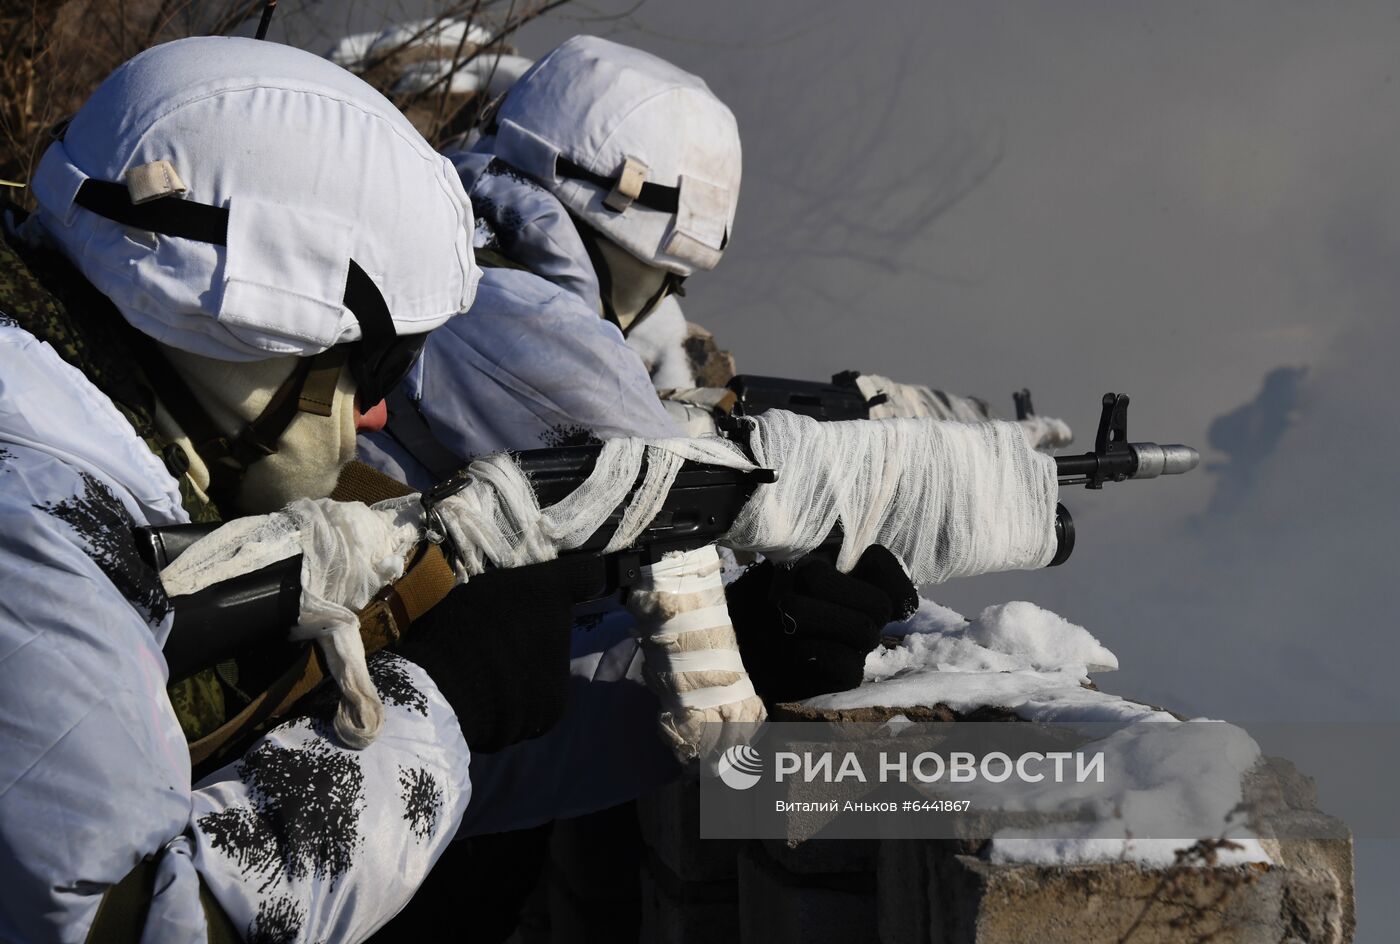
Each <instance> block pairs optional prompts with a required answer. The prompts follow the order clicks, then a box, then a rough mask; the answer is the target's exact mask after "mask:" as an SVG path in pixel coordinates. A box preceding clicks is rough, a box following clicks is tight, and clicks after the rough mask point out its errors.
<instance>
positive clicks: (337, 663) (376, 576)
mask: <svg viewBox="0 0 1400 944" xmlns="http://www.w3.org/2000/svg"><path fill="white" fill-rule="evenodd" d="M421 518H422V515H421V511H420V509H419V506H418V496H417V495H412V496H409V497H408V498H396V499H391V500H390V501H386V502H380V503H379V504H377V505H364V504H361V503H359V502H337V501H332V500H331V499H329V498H320V499H298V500H297V501H294V502H292V503H291V504H289V505H287V507H285V508H283V509H282V510H281V511H278V512H274V513H273V514H270V515H253V516H250V517H247V518H240V519H238V520H236V521H231V522H229V523H228V524H226V525H224V526H222V527H220V528H219V529H218V530H216V531H214V532H213V533H211V534H209V535H207V536H205V537H204V538H201V539H200V540H199V541H197V542H195V543H194V544H192V545H191V546H190V547H189V548H188V549H187V550H186V551H185V552H184V553H183V554H181V555H180V556H179V557H177V558H176V559H175V561H174V562H173V563H172V564H171V565H170V566H169V567H167V568H165V570H163V571H162V572H161V575H160V578H161V582H162V583H164V584H165V589H166V592H167V593H168V594H170V596H172V597H179V596H184V595H186V594H190V593H194V592H196V591H198V590H202V589H204V588H205V587H208V586H212V585H213V584H216V583H219V582H221V581H224V580H228V579H231V578H233V577H237V576H239V575H241V574H246V573H251V572H252V571H254V570H259V569H261V568H263V567H266V566H268V565H269V564H273V563H275V562H277V561H279V560H286V559H287V558H289V557H292V556H294V555H296V554H300V555H302V560H301V613H300V616H299V618H298V620H297V626H296V628H295V629H294V630H293V631H292V637H293V638H295V639H315V640H316V641H317V643H318V644H319V645H320V646H321V652H322V654H323V655H324V656H325V660H326V667H327V669H328V670H329V671H330V674H331V677H332V678H334V679H335V682H336V684H337V685H339V686H340V693H341V702H340V707H339V709H338V710H337V711H336V715H335V730H336V733H337V734H338V735H339V736H340V738H341V740H342V741H344V743H345V744H346V746H348V747H351V748H355V749H359V748H363V747H365V746H366V745H368V744H369V743H370V742H371V741H373V740H374V738H375V735H377V734H378V733H379V729H380V726H381V725H382V724H383V723H384V705H383V703H381V702H380V700H379V694H378V692H376V691H375V688H374V683H373V682H371V681H370V677H369V670H368V668H367V667H366V665H365V647H364V643H363V642H362V641H361V639H360V624H359V620H358V619H357V618H356V616H355V613H356V611H357V610H359V609H361V608H362V607H364V606H365V605H366V604H367V603H369V601H370V598H371V597H373V596H374V594H376V593H378V592H379V590H380V588H382V587H383V586H385V585H386V584H388V583H390V582H392V581H393V580H395V579H397V578H399V577H401V576H402V575H403V572H404V563H405V559H406V558H407V556H408V553H409V552H410V551H411V550H412V549H413V546H414V545H415V544H416V543H417V541H418V539H419V535H420V533H421ZM176 605H177V606H178V603H177V604H176Z"/></svg>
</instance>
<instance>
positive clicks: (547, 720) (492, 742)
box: [398, 561, 573, 753]
mask: <svg viewBox="0 0 1400 944" xmlns="http://www.w3.org/2000/svg"><path fill="white" fill-rule="evenodd" d="M570 587H571V584H570V572H569V569H568V567H567V565H566V564H565V563H563V562H560V561H552V562H550V563H547V564H536V565H533V566H530V567H519V568H515V569H512V570H500V571H494V572H492V573H491V574H490V576H489V577H488V578H486V579H481V580H470V581H468V582H467V583H466V584H464V585H463V586H460V587H457V588H456V589H454V590H453V591H452V592H451V593H449V594H448V595H447V598H446V599H445V600H443V601H442V602H441V603H439V604H438V605H437V606H435V607H433V608H432V609H431V610H429V611H428V612H427V613H426V614H424V615H423V616H422V617H421V618H420V619H419V620H418V621H417V622H416V623H414V624H413V626H412V627H411V628H410V629H409V631H408V632H407V633H406V634H405V635H404V638H403V640H402V642H400V643H399V646H398V652H399V654H400V655H402V656H403V657H404V658H405V659H408V660H409V661H411V662H415V663H417V664H418V665H420V666H422V667H423V669H424V670H425V671H426V672H427V673H428V675H429V676H430V677H431V678H432V680H433V681H434V682H435V683H436V684H437V687H438V689H439V690H440V691H441V692H442V694H443V697H444V698H446V699H447V701H448V703H449V704H451V705H452V708H453V710H454V711H456V712H457V720H458V722H459V723H460V724H461V725H462V734H463V736H464V737H465V738H466V740H467V746H469V747H470V748H471V749H472V750H473V751H481V752H484V753H490V752H492V751H498V750H500V749H501V748H503V747H506V746H508V745H510V744H514V743H515V742H517V741H524V740H527V739H529V738H533V737H538V736H539V735H541V734H543V733H544V732H545V731H547V730H549V729H550V728H551V727H552V726H553V725H554V723H555V722H556V721H558V720H559V718H560V716H561V715H562V714H563V713H564V702H565V700H566V699H567V698H568V687H569V635H570V629H571V627H572V625H573V595H572V593H571V592H570Z"/></svg>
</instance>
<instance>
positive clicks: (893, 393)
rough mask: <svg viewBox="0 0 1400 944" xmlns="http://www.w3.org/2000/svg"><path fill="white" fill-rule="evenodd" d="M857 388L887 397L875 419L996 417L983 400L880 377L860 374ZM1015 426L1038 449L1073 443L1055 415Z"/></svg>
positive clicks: (878, 406)
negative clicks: (1019, 428)
mask: <svg viewBox="0 0 1400 944" xmlns="http://www.w3.org/2000/svg"><path fill="white" fill-rule="evenodd" d="M856 387H857V389H859V390H860V392H861V395H862V396H864V397H865V398H866V399H867V400H872V399H874V398H875V397H877V396H884V400H882V401H881V402H880V403H877V404H875V405H874V406H872V407H871V408H870V418H871V419H872V420H883V419H893V418H895V417H906V418H915V417H928V418H929V419H935V420H957V421H958V422H961V423H985V422H987V421H988V420H993V419H996V418H997V417H996V414H995V413H994V412H993V411H992V409H991V407H989V406H988V405H987V404H986V403H985V402H983V401H982V400H976V399H973V398H972V397H960V396H958V395H957V394H953V393H945V392H944V391H942V390H934V389H933V388H932V387H925V386H923V385H922V384H902V383H898V382H897V381H894V380H891V379H890V378H888V377H881V376H880V375H879V374H860V375H859V376H857V377H856ZM1016 423H1017V425H1018V426H1020V427H1021V432H1023V433H1025V435H1026V438H1027V439H1028V440H1030V443H1031V446H1032V448H1035V449H1041V450H1050V449H1059V448H1061V447H1063V446H1068V445H1069V444H1070V443H1071V442H1073V441H1074V433H1073V432H1072V431H1071V430H1070V428H1069V424H1068V423H1066V422H1065V421H1064V420H1061V419H1056V418H1055V417H1053V416H1036V415H1031V416H1027V417H1025V418H1024V419H1019V420H1017V421H1016Z"/></svg>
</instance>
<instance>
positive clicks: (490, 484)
mask: <svg viewBox="0 0 1400 944" xmlns="http://www.w3.org/2000/svg"><path fill="white" fill-rule="evenodd" d="M745 423H746V424H747V426H748V433H749V441H748V446H749V450H750V451H751V453H752V455H753V459H752V460H751V459H750V458H749V457H748V456H747V455H745V453H744V452H743V451H742V450H741V449H740V448H739V447H738V446H737V445H736V444H734V443H733V442H730V441H729V440H726V439H722V438H720V437H707V438H700V439H685V438H680V439H661V440H650V441H648V440H643V439H636V438H631V439H612V440H609V441H607V442H605V443H603V444H602V446H601V447H600V451H599V456H598V460H597V463H596V465H595V466H594V469H593V471H592V472H591V473H590V474H589V476H588V478H587V479H586V480H585V481H584V482H583V483H582V484H581V485H580V486H579V487H578V488H577V489H575V490H574V491H573V492H572V493H571V494H570V495H568V496H567V497H565V498H564V499H562V500H560V501H559V502H557V503H555V504H554V505H551V506H548V507H544V508H542V507H540V505H539V502H538V500H537V498H536V496H535V492H534V490H533V489H532V488H531V487H530V484H529V480H528V479H527V478H526V476H525V474H524V472H522V471H521V469H520V466H519V465H518V463H517V462H516V460H515V459H514V458H513V457H512V456H511V455H510V454H508V453H498V454H495V455H491V456H487V457H485V458H483V459H479V460H477V461H476V462H473V463H472V464H471V465H470V466H469V467H468V472H469V476H470V480H469V482H468V484H467V485H466V486H465V487H464V488H463V489H462V490H461V491H459V492H457V493H456V494H454V495H452V496H450V497H448V498H446V499H445V500H443V501H442V502H441V503H440V504H439V505H438V510H439V517H440V521H441V524H442V525H443V526H444V528H445V529H446V531H447V537H448V538H449V539H450V541H451V545H452V547H453V549H454V550H455V551H456V560H455V561H454V565H455V567H456V569H457V574H458V578H459V579H460V580H463V581H466V580H470V579H471V578H472V577H474V576H476V575H477V574H480V573H482V572H483V571H484V570H485V569H486V568H487V567H488V566H495V567H521V566H525V565H527V564H532V563H538V562H541V561H547V560H551V559H553V558H555V557H557V556H558V555H559V554H560V552H563V551H568V550H571V549H573V548H576V547H579V546H580V545H582V544H583V543H584V542H585V541H586V540H587V539H588V538H589V537H590V536H591V535H592V534H593V533H594V532H596V531H597V530H598V529H599V528H600V527H601V526H602V525H603V524H604V522H606V521H607V519H608V516H609V515H610V514H611V513H612V512H613V511H614V510H615V509H617V508H618V507H619V506H622V505H623V504H624V503H626V507H625V509H624V512H623V514H622V518H621V521H620V523H619V525H618V528H617V530H616V532H615V533H614V534H613V536H612V538H611V540H610V541H609V543H608V545H607V547H606V548H605V549H604V552H605V553H609V552H613V551H618V550H622V549H625V548H627V547H630V546H632V545H633V544H634V543H635V541H636V540H637V538H638V537H639V536H640V535H641V533H642V532H643V530H644V529H645V528H646V526H647V525H648V524H649V523H650V522H651V521H652V519H653V518H655V517H656V515H657V513H658V512H659V511H660V510H661V508H662V506H663V504H664V502H665V500H666V496H667V494H668V492H669V491H670V488H671V485H672V483H674V481H675V478H676V474H677V473H678V472H679V471H680V469H681V466H682V465H683V464H684V463H685V462H686V461H687V460H689V461H694V462H699V463H705V464H709V465H716V466H722V467H726V468H732V469H739V470H752V469H755V468H760V467H761V468H768V469H772V470H773V471H774V472H775V473H776V475H777V480H776V481H775V482H773V483H771V484H760V485H758V486H756V488H755V491H754V493H753V495H752V497H751V498H750V499H749V501H748V503H747V504H746V505H745V506H744V508H743V509H742V510H741V512H740V513H739V515H738V516H737V518H736V520H735V521H734V524H733V527H732V528H731V529H730V531H729V533H728V534H727V535H726V536H725V538H724V539H723V540H722V541H721V543H723V544H725V545H727V546H729V547H732V548H734V549H736V550H747V551H758V552H761V553H763V554H765V555H766V556H768V557H771V558H773V559H775V560H779V561H782V560H790V559H795V558H797V557H800V556H802V555H803V554H805V553H807V552H809V551H811V550H813V549H815V548H817V547H818V546H820V545H821V544H822V543H823V542H824V541H825V540H826V539H827V537H828V535H830V534H831V533H832V531H833V529H835V528H837V527H838V526H839V528H840V531H841V548H840V552H839V554H838V557H837V567H838V568H840V569H842V570H849V569H850V568H851V567H853V566H854V565H855V562H856V561H857V560H858V559H859V558H860V555H861V553H862V552H863V551H864V550H865V549H866V548H868V547H869V546H871V545H872V544H880V545H882V546H884V547H886V548H888V549H889V550H890V551H892V552H893V553H894V554H895V556H896V557H898V558H899V560H900V561H901V562H902V563H903V565H904V567H905V569H906V570H907V571H908V573H909V576H910V578H911V579H912V580H913V581H914V582H915V583H916V584H927V583H938V582H941V581H944V580H948V579H950V578H953V577H967V576H973V575H975V574H981V573H989V572H992V571H999V570H1014V569H1028V568H1035V567H1041V566H1044V565H1045V564H1047V563H1048V562H1049V561H1050V559H1051V558H1052V557H1053V556H1054V553H1055V547H1056V540H1055V504H1056V498H1057V492H1058V483H1057V479H1056V474H1055V463H1054V460H1053V459H1051V458H1050V457H1049V456H1046V455H1042V454H1041V453H1038V452H1036V451H1034V450H1033V449H1032V448H1031V446H1030V443H1029V442H1028V440H1027V439H1026V437H1025V436H1024V435H1023V434H1022V432H1021V430H1020V428H1019V427H1018V426H1017V424H1015V423H1009V422H991V423H977V424H966V423H955V422H941V421H932V420H918V419H896V420H881V421H864V420H862V421H853V422H839V423H819V422H817V421H816V420H813V419H810V418H808V417H802V416H797V415H794V414H790V413H784V412H781V411H770V412H768V413H765V414H763V415H762V416H758V417H753V418H749V419H747V420H745ZM644 459H645V464H646V472H645V474H644V475H642V478H641V482H640V484H637V485H636V489H635V491H633V486H634V484H636V483H637V480H638V476H639V474H641V470H642V465H643V460H644ZM629 493H631V498H630V500H629V498H628V496H629ZM335 506H337V503H334V502H330V501H329V500H323V501H321V502H298V503H295V504H294V505H293V506H290V507H289V508H288V509H287V510H285V511H284V512H280V513H278V514H277V515H271V516H266V517H265V518H264V519H251V520H249V519H245V521H243V522H238V523H235V525H233V526H225V527H224V528H221V529H219V531H216V532H215V533H214V534H212V535H210V536H209V537H207V538H205V539H204V540H203V541H201V542H199V543H197V544H196V545H194V546H193V547H191V548H190V549H189V550H188V551H186V552H185V554H184V555H182V556H181V557H180V558H179V559H177V561H176V564H175V565H173V566H172V568H170V569H167V571H166V572H165V574H164V575H163V579H165V580H166V582H167V587H169V588H171V589H172V592H192V590H193V589H198V587H199V586H200V585H207V584H208V583H212V582H214V581H213V580H212V579H209V578H208V576H207V575H209V574H218V573H224V574H227V575H231V574H232V572H234V571H232V570H230V568H232V567H234V565H235V564H237V565H238V569H237V572H246V571H247V570H251V569H254V568H255V567H261V566H266V565H267V564H269V563H271V562H272V561H274V560H277V559H279V556H280V558H285V557H287V556H290V555H292V554H295V553H301V554H303V555H304V557H303V566H302V581H303V583H302V586H303V591H302V622H301V627H300V630H299V632H300V633H302V634H305V635H309V636H315V637H317V638H318V639H319V640H320V641H321V644H322V646H323V648H325V649H326V650H327V655H328V657H329V658H328V660H327V661H328V663H329V667H330V669H331V672H332V675H333V676H334V677H335V679H336V681H337V683H339V684H340V686H341V690H342V693H343V695H344V698H345V702H346V704H344V705H343V706H342V711H341V714H340V715H338V717H337V720H338V729H339V728H340V726H341V724H340V722H341V721H342V719H344V721H343V724H344V727H345V729H346V731H348V732H349V734H350V737H349V742H350V743H360V742H364V743H367V742H368V739H372V737H373V730H372V724H370V723H367V721H372V719H373V717H374V714H375V707H374V705H373V704H371V703H370V701H371V700H373V699H374V698H375V696H374V691H373V687H372V686H370V687H369V688H368V690H365V686H363V685H362V684H361V679H362V677H363V676H362V673H363V672H364V667H363V666H364V653H363V649H362V648H359V647H358V637H356V638H355V640H351V639H350V637H351V636H353V635H354V633H353V632H352V631H351V629H350V626H351V623H350V622H347V621H346V619H347V618H346V614H351V611H352V610H353V609H355V608H357V607H358V606H363V605H364V603H366V602H367V601H368V599H369V597H370V596H371V595H372V594H373V593H374V592H375V591H376V590H377V588H378V586H379V585H382V584H383V583H386V582H388V580H389V579H392V578H393V577H395V576H397V575H398V574H399V573H402V568H403V557H404V555H405V554H406V553H407V552H408V550H409V548H410V547H411V546H412V543H413V541H414V540H415V539H416V538H417V536H418V534H419V529H420V528H421V527H422V526H423V521H422V517H421V514H420V512H419V507H418V504H417V500H416V496H410V497H408V498H404V499H395V500H393V501H390V502H383V503H380V504H379V505H375V506H372V507H369V508H363V507H361V508H358V509H356V510H355V511H353V512H343V511H342V510H340V509H338V508H337V507H335ZM260 520H261V521H262V523H261V524H259V523H258V521H260ZM713 556H714V551H713V548H710V549H702V550H700V551H692V552H690V553H688V554H684V555H675V556H669V557H665V558H663V559H662V560H660V561H654V562H653V563H652V565H651V566H649V567H648V568H646V569H645V571H644V573H643V579H642V582H641V584H640V585H639V586H638V587H636V588H635V589H634V590H633V591H632V600H631V601H630V604H629V608H631V609H632V610H633V612H634V613H636V614H638V616H639V617H640V621H639V634H640V635H641V636H642V637H643V639H644V644H645V648H646V650H647V658H648V659H649V660H650V661H649V663H648V678H649V680H650V681H651V683H652V684H653V685H654V686H655V687H656V688H657V689H658V695H659V696H660V698H661V701H662V705H663V708H662V723H663V728H664V729H665V732H666V736H667V738H668V740H669V741H670V742H671V743H672V745H673V746H674V747H675V748H676V749H677V751H678V753H680V754H681V756H683V757H693V756H696V754H698V753H699V752H700V750H701V749H702V748H703V747H704V746H705V745H704V744H702V743H701V742H702V740H703V736H702V734H701V730H700V726H701V725H703V723H704V722H705V721H755V720H760V719H761V718H762V713H761V711H762V710H761V705H760V704H759V703H758V700H757V698H756V697H755V696H754V695H753V690H752V686H751V685H749V683H748V678H747V675H746V673H744V672H743V665H742V662H741V661H740V660H739V658H738V651H737V644H736V643H735V641H734V636H733V629H732V627H731V626H730V625H729V619H728V614H727V613H726V612H724V611H723V603H724V600H723V589H722V587H720V585H719V577H718V567H717V561H712V558H713ZM185 562H188V563H185ZM181 565H183V567H182V566H181ZM190 575H201V576H197V577H191V576H190ZM176 588H178V589H176ZM337 607H339V608H341V609H337ZM696 614H702V615H696ZM351 617H353V614H351ZM701 624H703V625H701ZM690 629H697V630H703V631H704V632H703V633H694V634H692V633H690V632H688V630H690ZM700 640H704V644H703V646H697V645H696V643H697V641H700ZM702 652H704V653H707V654H706V655H704V656H702V655H700V653H702ZM682 654H684V655H683V657H682ZM711 673H714V674H711ZM711 683H713V684H711ZM736 706H737V707H736ZM344 733H345V732H342V734H344Z"/></svg>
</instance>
